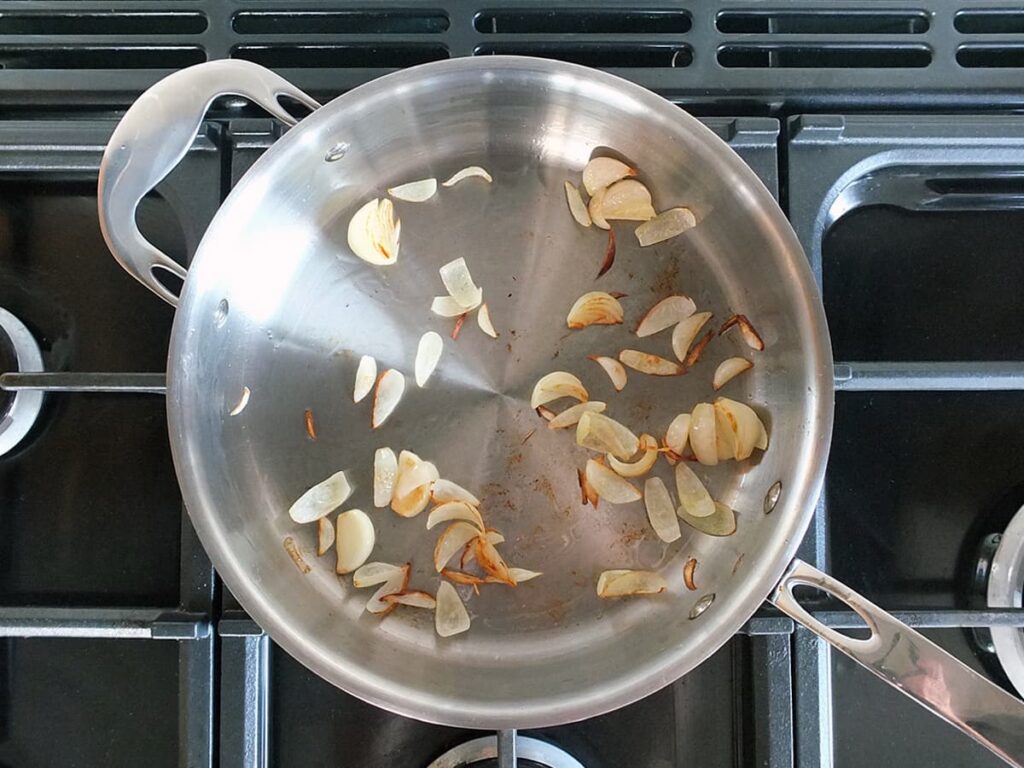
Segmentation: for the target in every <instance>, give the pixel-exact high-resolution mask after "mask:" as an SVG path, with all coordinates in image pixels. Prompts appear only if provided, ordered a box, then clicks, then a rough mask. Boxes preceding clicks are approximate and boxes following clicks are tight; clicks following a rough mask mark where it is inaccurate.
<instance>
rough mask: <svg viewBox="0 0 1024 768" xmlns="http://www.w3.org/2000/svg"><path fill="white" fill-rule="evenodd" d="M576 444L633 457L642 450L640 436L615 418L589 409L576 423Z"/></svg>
mask: <svg viewBox="0 0 1024 768" xmlns="http://www.w3.org/2000/svg"><path fill="white" fill-rule="evenodd" d="M576 444H577V445H580V446H582V447H584V448H589V449H590V450H592V451H600V452H601V453H611V454H614V455H615V456H617V457H618V458H620V459H623V460H627V459H631V458H632V457H633V456H634V455H635V454H636V452H637V451H638V450H640V438H638V437H637V436H636V435H634V434H633V433H632V432H630V431H629V429H628V428H627V427H626V426H625V425H623V424H620V423H619V422H617V421H615V419H611V418H609V417H607V416H605V415H604V414H601V413H594V412H593V411H588V412H586V413H584V414H583V415H582V416H580V420H579V422H578V423H577V424H576Z"/></svg>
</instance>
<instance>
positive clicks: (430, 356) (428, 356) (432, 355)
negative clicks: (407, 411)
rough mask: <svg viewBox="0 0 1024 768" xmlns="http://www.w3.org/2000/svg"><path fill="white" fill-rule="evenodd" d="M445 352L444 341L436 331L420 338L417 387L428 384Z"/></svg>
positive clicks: (417, 351) (416, 367) (417, 350)
mask: <svg viewBox="0 0 1024 768" xmlns="http://www.w3.org/2000/svg"><path fill="white" fill-rule="evenodd" d="M443 351H444V339H442V338H441V334H439V333H437V332H436V331H427V332H426V333H424V334H423V335H422V336H420V343H419V344H418V345H417V346H416V363H415V365H414V369H415V372H416V386H418V387H422V386H423V385H424V384H426V383H427V380H428V379H429V378H430V374H432V373H433V372H434V369H435V368H436V367H437V363H438V361H439V360H440V359H441V353H442V352H443Z"/></svg>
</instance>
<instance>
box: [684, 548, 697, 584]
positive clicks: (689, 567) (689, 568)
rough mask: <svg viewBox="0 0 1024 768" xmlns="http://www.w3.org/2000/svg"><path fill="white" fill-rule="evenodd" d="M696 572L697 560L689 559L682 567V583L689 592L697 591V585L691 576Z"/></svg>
mask: <svg viewBox="0 0 1024 768" xmlns="http://www.w3.org/2000/svg"><path fill="white" fill-rule="evenodd" d="M696 570H697V560H696V559H695V558H692V557H691V558H690V559H689V560H687V561H686V565H684V566H683V583H684V584H686V588H687V589H688V590H690V591H691V592H693V591H694V590H696V589H697V584H696V583H695V582H694V580H693V574H694V571H696Z"/></svg>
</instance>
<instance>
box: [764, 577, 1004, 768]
mask: <svg viewBox="0 0 1024 768" xmlns="http://www.w3.org/2000/svg"><path fill="white" fill-rule="evenodd" d="M799 585H806V586H809V587H815V588H817V589H821V590H824V591H825V592H828V593H829V594H831V595H832V596H834V597H837V598H839V599H840V600H842V601H843V602H844V603H846V604H847V605H848V606H850V608H852V609H853V610H854V611H856V612H857V614H858V615H859V616H860V617H861V618H862V619H864V622H865V623H866V624H867V625H868V628H869V629H870V630H871V636H870V637H868V638H864V639H858V638H852V637H848V636H846V635H844V634H842V633H840V632H837V631H836V630H834V629H832V628H831V627H827V626H825V625H824V624H822V623H821V622H820V621H818V620H817V619H815V618H814V617H813V616H812V615H811V614H810V613H809V612H808V611H807V610H805V609H804V608H803V606H801V605H800V603H799V602H797V599H796V598H795V597H794V596H793V588H794V587H796V586H799ZM768 599H769V600H770V601H771V602H772V603H773V604H774V605H775V606H776V607H777V608H778V609H779V610H781V611H783V612H784V613H786V614H788V615H789V616H790V618H792V619H794V620H795V621H798V622H799V623H800V624H803V625H804V626H805V627H807V629H809V630H811V631H812V632H814V633H815V634H816V635H818V636H819V637H821V638H824V639H825V640H827V641H828V642H829V643H831V645H832V646H833V647H835V648H837V649H839V650H840V651H842V652H843V653H845V654H846V655H847V656H849V657H850V658H851V659H853V660H854V661H856V662H857V663H858V664H860V665H861V666H863V667H867V669H869V670H870V671H872V672H873V673H875V674H876V675H877V676H878V677H880V678H882V679H883V680H884V681H885V682H887V683H889V685H891V686H893V687H894V688H897V689H899V690H900V691H902V692H903V693H905V694H906V695H907V696H909V697H910V698H912V699H914V701H916V702H917V703H918V704H921V705H922V706H924V707H926V708H927V709H929V710H931V711H932V712H933V713H935V714H936V715H938V716H939V717H941V718H942V719H943V720H945V721H947V722H949V723H951V724H952V725H954V726H956V727H957V728H959V729H960V730H961V731H963V732H964V733H966V734H967V735H968V736H970V737H971V738H973V739H974V740H975V741H977V742H979V743H980V744H982V745H983V746H985V747H987V748H988V749H990V750H992V751H993V752H994V753H995V754H997V755H998V756H999V757H1001V758H1003V760H1005V761H1006V762H1008V763H1010V764H1011V765H1016V766H1022V765H1024V702H1022V701H1020V699H1017V698H1016V697H1014V696H1011V695H1010V694H1008V693H1007V692H1006V691H1004V690H1003V689H1002V688H1000V687H999V686H997V685H995V684H994V683H992V682H991V681H989V680H988V679H986V678H985V677H983V676H982V675H979V674H978V673H977V672H975V671H974V670H972V669H971V668H970V667H968V666H967V665H966V664H964V663H963V662H961V661H959V660H958V659H956V658H954V657H953V656H951V655H950V654H948V653H946V652H945V651H944V650H942V649H941V648H940V647H939V646H937V645H936V644H935V643H933V642H932V641H930V640H928V639H927V638H925V637H924V636H923V635H921V634H920V633H919V632H916V631H914V630H913V629H911V628H910V627H908V626H907V625H906V624H904V623H903V622H901V621H898V620H897V619H894V618H893V617H892V616H890V615H889V614H888V613H886V612H885V611H883V610H882V609H881V608H879V607H878V606H877V605H875V604H873V603H871V602H870V601H868V600H865V599H864V598H863V597H861V596H860V595H858V594H857V593H856V592H854V591H853V590H852V589H850V588H849V587H847V586H846V585H845V584H843V583H842V582H840V581H837V580H836V579H834V578H832V577H831V576H829V575H828V574H825V573H822V572H821V571H819V570H818V569H817V568H815V567H813V566H811V565H808V564H807V563H805V562H803V561H802V560H794V561H793V563H792V564H791V565H790V566H789V569H788V570H787V571H786V573H785V575H784V576H783V577H782V579H781V580H780V581H779V583H778V585H777V586H776V587H775V589H774V590H773V592H772V594H771V595H770V596H769V597H768Z"/></svg>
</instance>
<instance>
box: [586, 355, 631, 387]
mask: <svg viewBox="0 0 1024 768" xmlns="http://www.w3.org/2000/svg"><path fill="white" fill-rule="evenodd" d="M587 359H588V360H593V361H594V362H595V363H597V364H598V365H600V366H601V367H602V368H604V372H605V373H607V374H608V378H609V379H611V380H612V386H613V387H615V391H616V392H621V391H622V390H623V389H625V388H626V369H625V368H624V367H623V366H622V363H620V362H619V361H618V360H616V359H615V358H614V357H607V356H605V355H588V356H587Z"/></svg>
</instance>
